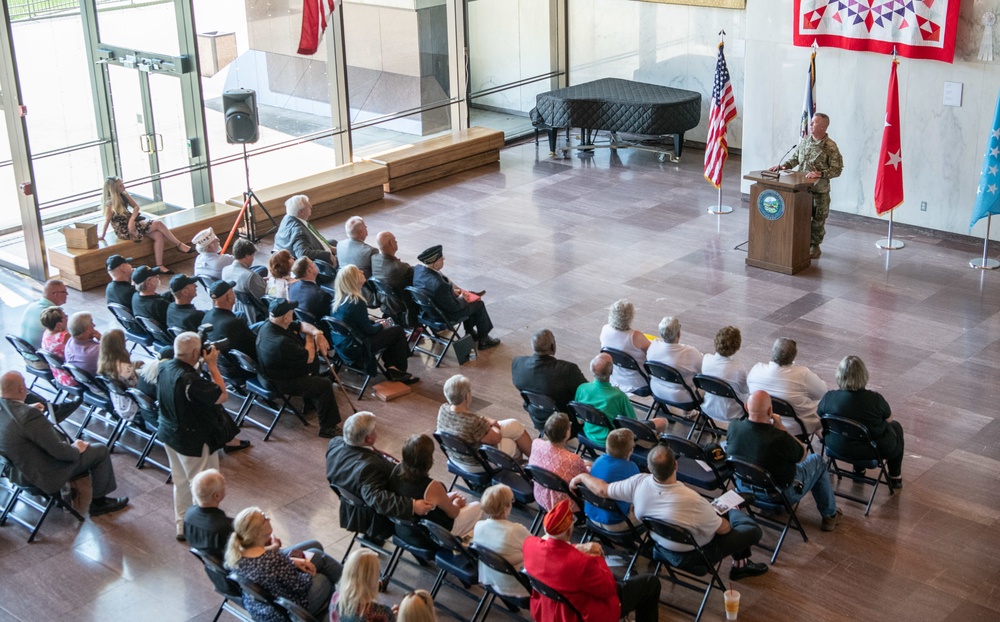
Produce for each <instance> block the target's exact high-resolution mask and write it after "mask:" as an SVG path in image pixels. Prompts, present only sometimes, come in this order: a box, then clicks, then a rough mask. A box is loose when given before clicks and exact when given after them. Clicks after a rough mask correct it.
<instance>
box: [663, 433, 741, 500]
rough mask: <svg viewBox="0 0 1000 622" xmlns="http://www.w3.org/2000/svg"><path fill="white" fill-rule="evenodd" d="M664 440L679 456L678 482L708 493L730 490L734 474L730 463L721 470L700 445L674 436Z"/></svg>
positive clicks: (670, 435)
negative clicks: (730, 482)
mask: <svg viewBox="0 0 1000 622" xmlns="http://www.w3.org/2000/svg"><path fill="white" fill-rule="evenodd" d="M662 438H663V441H664V442H665V443H666V444H667V446H668V447H670V449H672V450H673V451H674V454H675V455H676V456H677V479H678V481H681V482H684V483H685V484H687V485H688V486H694V487H695V488H698V489H699V490H704V491H708V492H715V491H719V492H725V490H726V489H727V488H729V480H730V479H731V478H732V474H733V472H732V469H731V468H730V466H729V463H728V462H727V463H726V465H725V466H724V467H722V468H719V467H718V466H717V465H716V464H715V462H714V461H713V460H712V459H711V458H710V457H709V456H708V454H707V453H705V450H704V449H703V448H702V447H701V445H699V444H698V443H695V442H694V441H689V440H688V439H686V438H683V437H681V436H674V435H673V434H664V435H663V437H662Z"/></svg>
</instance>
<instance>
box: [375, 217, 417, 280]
mask: <svg viewBox="0 0 1000 622" xmlns="http://www.w3.org/2000/svg"><path fill="white" fill-rule="evenodd" d="M375 243H376V244H378V251H379V252H377V253H374V254H373V255H372V257H371V262H372V278H373V279H378V280H380V281H382V282H383V283H385V284H386V285H389V286H391V287H394V288H396V290H398V291H400V292H402V291H403V289H405V288H407V287H409V286H410V285H413V266H411V265H410V264H408V263H406V262H405V261H402V260H400V259H399V258H397V257H396V252H397V251H399V245H398V244H397V243H396V236H394V235H393V234H392V233H390V232H389V231H382V232H380V233H379V234H378V235H377V236H375Z"/></svg>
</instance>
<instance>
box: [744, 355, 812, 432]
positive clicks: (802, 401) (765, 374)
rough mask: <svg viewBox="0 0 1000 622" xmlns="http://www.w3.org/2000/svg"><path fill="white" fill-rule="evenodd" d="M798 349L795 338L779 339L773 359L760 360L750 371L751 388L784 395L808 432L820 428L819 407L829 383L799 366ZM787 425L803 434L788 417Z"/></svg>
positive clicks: (748, 382)
mask: <svg viewBox="0 0 1000 622" xmlns="http://www.w3.org/2000/svg"><path fill="white" fill-rule="evenodd" d="M797 354H798V348H797V346H796V345H795V341H793V340H791V339H785V338H778V339H776V340H775V342H774V347H772V348H771V361H770V362H769V363H757V364H756V365H754V366H753V368H751V369H750V373H749V374H747V388H749V389H750V392H751V393H753V392H755V391H764V392H766V393H767V394H768V395H770V396H772V397H780V398H781V399H783V400H785V401H786V402H788V403H789V404H791V405H792V408H794V409H795V414H796V415H798V417H799V419H801V420H802V423H803V424H804V425H805V426H806V429H805V432H806V433H807V434H813V433H815V432H818V431H819V429H820V424H819V415H817V414H816V406H817V405H818V404H819V401H820V399H822V398H823V396H824V395H826V383H825V382H823V381H822V380H821V379H820V377H819V376H817V375H816V374H814V373H812V372H811V371H809V368H808V367H806V366H804V365H796V364H795V357H796V355H797ZM784 424H785V427H786V428H788V429H790V430H793V431H794V432H793V433H794V434H800V433H801V432H800V431H799V426H798V424H797V423H796V422H795V420H794V419H786V420H785V421H784Z"/></svg>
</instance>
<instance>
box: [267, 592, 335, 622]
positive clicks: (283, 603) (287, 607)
mask: <svg viewBox="0 0 1000 622" xmlns="http://www.w3.org/2000/svg"><path fill="white" fill-rule="evenodd" d="M274 603H275V604H276V605H278V608H280V609H281V610H282V611H284V612H285V614H286V615H287V616H288V619H289V620H291V621H292V622H326V621H325V620H317V619H316V617H315V616H313V614H311V613H309V612H308V611H307V610H306V608H305V607H302V606H300V605H299V604H298V603H295V602H292V601H290V600H288V599H287V598H285V597H284V596H279V597H278V598H276V599H275V600H274Z"/></svg>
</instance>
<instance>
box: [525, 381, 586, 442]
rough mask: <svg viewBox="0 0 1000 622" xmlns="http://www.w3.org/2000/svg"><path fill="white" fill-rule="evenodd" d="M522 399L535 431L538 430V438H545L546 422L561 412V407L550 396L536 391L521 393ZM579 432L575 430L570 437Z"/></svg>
mask: <svg viewBox="0 0 1000 622" xmlns="http://www.w3.org/2000/svg"><path fill="white" fill-rule="evenodd" d="M521 399H522V400H523V401H524V403H523V406H524V410H525V412H527V413H528V416H529V417H531V423H533V424H534V425H535V429H536V430H538V437H539V438H544V437H545V422H546V421H548V420H549V417H551V416H552V415H554V414H556V413H557V412H558V411H559V407H558V406H557V405H556V402H555V400H553V399H552V398H551V397H549V396H548V395H545V394H543V393H537V392H535V391H521ZM577 433H579V430H573V433H571V434H570V437H573V436H576V434H577Z"/></svg>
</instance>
